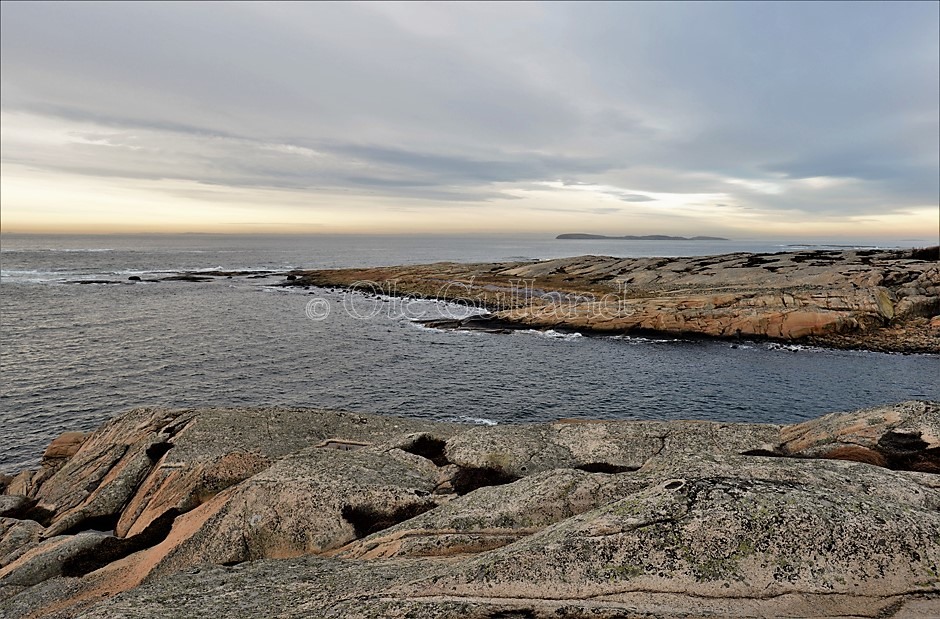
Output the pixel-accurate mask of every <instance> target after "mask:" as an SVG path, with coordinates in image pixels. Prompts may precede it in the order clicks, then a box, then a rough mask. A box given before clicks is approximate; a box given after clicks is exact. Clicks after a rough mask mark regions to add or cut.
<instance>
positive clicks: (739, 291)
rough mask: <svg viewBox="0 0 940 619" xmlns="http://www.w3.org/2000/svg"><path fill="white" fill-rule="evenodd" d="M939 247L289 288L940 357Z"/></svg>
mask: <svg viewBox="0 0 940 619" xmlns="http://www.w3.org/2000/svg"><path fill="white" fill-rule="evenodd" d="M938 259H940V248H938V247H929V248H924V249H914V250H881V249H856V250H845V251H829V250H803V251H793V252H779V253H773V254H755V253H734V254H724V255H719V256H695V257H681V258H668V257H664V258H616V257H611V256H578V257H574V258H558V259H553V260H542V261H525V262H494V263H483V264H458V263H449V262H439V263H435V264H423V265H405V266H396V267H375V268H360V269H333V270H316V271H300V270H298V271H294V272H292V273H291V277H293V279H289V280H285V281H283V282H281V283H280V285H283V286H321V287H336V286H339V287H348V288H353V289H355V290H358V291H361V292H367V293H369V292H371V293H376V292H382V293H384V294H389V295H394V296H413V297H423V298H431V299H438V300H446V301H453V302H458V303H464V304H469V305H472V306H475V307H477V308H481V309H485V310H488V311H489V312H491V313H490V314H489V315H488V316H487V317H486V319H485V320H481V319H479V318H478V317H474V318H471V319H469V320H439V321H436V322H433V323H432V324H431V325H430V326H435V327H439V328H450V329H484V330H490V331H500V330H507V329H554V330H561V331H577V332H582V333H588V334H607V335H621V334H626V335H630V334H639V335H644V334H657V335H660V336H662V335H666V336H671V337H688V336H694V337H708V338H719V339H738V338H748V339H767V340H776V341H782V342H799V343H807V344H813V345H822V346H827V347H834V348H858V349H863V350H875V351H884V352H906V353H933V354H938V353H940V262H938Z"/></svg>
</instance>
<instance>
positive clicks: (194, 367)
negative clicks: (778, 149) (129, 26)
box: [0, 235, 940, 471]
mask: <svg viewBox="0 0 940 619" xmlns="http://www.w3.org/2000/svg"><path fill="white" fill-rule="evenodd" d="M777 245H778V244H773V243H760V242H755V243H744V242H736V243H732V242H728V243H675V244H672V243H670V244H663V243H654V244H649V243H648V242H647V243H644V242H625V241H616V242H610V243H607V242H597V241H556V240H553V239H544V238H536V237H515V238H512V237H473V238H445V237H414V238H401V237H324V238H311V237H290V238H284V237H222V236H205V235H181V236H153V237H144V236H127V237H22V236H17V237H12V236H6V235H4V236H3V237H2V252H0V266H2V270H3V273H2V277H0V337H2V342H0V343H2V346H0V428H2V434H0V439H2V443H0V470H2V471H14V470H17V469H19V468H22V467H24V466H28V465H32V464H34V463H35V462H36V460H37V459H38V457H39V455H40V454H41V453H42V449H43V448H44V446H45V445H46V443H48V441H49V440H51V439H52V438H54V437H55V436H56V435H58V434H59V433H61V432H63V431H65V430H71V429H82V430H88V429H93V428H95V427H97V426H98V425H100V424H101V423H102V422H103V421H104V420H106V419H108V418H109V417H111V416H113V415H114V414H116V413H119V412H121V411H123V410H126V409H128V408H130V407H134V406H142V405H165V406H204V405H267V404H281V405H292V406H310V407H318V406H322V407H331V408H344V409H351V410H356V411H362V412H378V413H387V414H396V415H406V416H419V417H426V418H432V419H448V420H466V421H476V422H479V423H482V422H508V421H546V420H552V419H557V418H560V417H584V418H616V419H650V418H655V419H712V420H722V421H764V422H776V423H790V422H794V421H800V420H803V419H807V418H810V417H813V416H817V415H819V414H822V413H825V412H830V411H833V410H849V409H854V408H860V407H865V406H873V405H877V404H883V403H888V402H893V401H897V400H902V399H908V398H931V399H940V387H938V386H937V384H936V380H935V379H936V376H937V375H938V374H940V357H938V356H926V355H908V356H905V355H886V354H880V353H863V352H848V351H833V350H822V349H811V348H800V347H779V346H774V345H768V344H759V343H745V344H744V345H739V346H738V347H736V348H733V347H732V346H731V345H730V344H728V343H721V342H702V341H674V340H650V339H642V338H592V337H577V336H570V335H568V336H562V335H561V334H554V333H547V334H545V333H535V332H518V333H514V334H512V335H495V334H485V333H454V332H442V331H435V330H431V329H426V328H422V327H420V326H418V325H416V324H415V323H414V322H412V321H411V320H410V318H413V317H416V316H417V315H419V314H421V313H423V312H426V316H427V317H431V316H433V315H436V313H439V312H441V311H452V312H459V311H461V310H460V309H459V308H449V307H448V306H437V305H435V304H432V303H429V302H423V303H419V304H413V305H410V306H408V307H407V309H408V310H409V311H408V312H403V311H402V310H403V309H406V308H403V307H402V306H401V302H400V301H398V300H384V301H381V302H380V303H379V304H378V305H375V306H374V307H373V306H372V305H368V304H369V303H372V301H365V300H364V299H362V298H359V297H356V298H352V297H349V296H345V297H344V294H343V293H341V292H333V293H331V292H329V291H326V290H309V291H302V290H290V291H287V290H284V289H277V288H274V287H272V286H271V285H270V284H272V283H274V282H276V281H278V280H279V278H270V279H242V278H235V279H219V280H216V281H212V282H208V283H191V282H161V283H157V284H146V283H144V284H131V283H126V284H118V285H95V284H92V285H77V284H71V283H67V282H69V281H71V280H75V279H112V280H117V281H125V280H126V279H127V277H128V276H130V275H135V274H136V275H141V276H143V277H144V278H147V277H150V276H151V274H154V273H161V272H174V271H179V270H187V269H212V268H216V267H222V268H224V269H226V270H229V269H287V268H291V267H311V268H314V267H324V266H327V267H330V266H337V267H339V266H354V265H379V264H402V263H419V262H432V261H435V260H463V261H489V260H507V259H523V258H549V257H558V256H566V255H576V254H584V253H593V254H611V255H623V256H629V255H655V254H659V255H662V254H673V255H679V254H686V255H693V254H699V255H704V254H713V253H724V252H728V251H778V250H780V249H782V248H781V247H778V246H777ZM314 298H320V299H323V302H321V305H319V306H318V307H319V308H320V309H322V308H324V307H329V310H330V311H329V316H328V317H327V318H326V319H325V320H311V319H309V318H308V317H307V315H306V313H305V310H306V308H307V306H308V304H309V303H310V301H311V300H313V299H314ZM344 301H345V302H346V304H347V306H348V305H349V304H350V303H351V302H352V303H357V304H359V305H357V307H358V308H360V309H363V308H364V309H365V310H373V309H374V310H377V314H376V315H375V316H373V317H372V318H370V319H369V320H360V319H357V318H355V317H354V316H352V315H350V314H349V312H347V311H346V310H345V309H344ZM363 303H366V304H367V305H363ZM365 313H366V312H365V311H360V312H359V314H360V315H362V314H365ZM368 313H372V312H371V311H369V312H368ZM405 314H407V315H405Z"/></svg>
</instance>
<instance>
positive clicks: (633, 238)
mask: <svg viewBox="0 0 940 619" xmlns="http://www.w3.org/2000/svg"><path fill="white" fill-rule="evenodd" d="M555 238H556V239H581V240H583V239H600V240H607V241H611V240H612V241H730V240H731V239H725V238H722V237H720V236H693V237H691V238H689V237H685V236H668V235H665V234H647V235H645V236H633V235H630V234H626V235H624V236H606V235H604V234H581V233H578V232H576V233H569V234H559V235H558V236H556V237H555Z"/></svg>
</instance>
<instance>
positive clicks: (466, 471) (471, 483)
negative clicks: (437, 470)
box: [451, 466, 519, 495]
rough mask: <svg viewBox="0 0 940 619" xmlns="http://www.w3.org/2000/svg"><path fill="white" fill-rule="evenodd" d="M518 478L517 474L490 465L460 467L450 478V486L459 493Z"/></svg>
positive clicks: (506, 482)
mask: <svg viewBox="0 0 940 619" xmlns="http://www.w3.org/2000/svg"><path fill="white" fill-rule="evenodd" d="M518 479H519V477H518V476H516V475H512V474H510V473H507V472H506V471H504V470H502V469H499V468H496V467H491V466H485V467H469V466H468V467H461V468H460V470H459V471H457V474H456V475H454V477H453V479H452V480H451V486H452V487H453V488H454V492H456V493H457V494H459V495H463V494H467V493H468V492H473V491H474V490H476V489H477V488H483V487H485V486H501V485H503V484H511V483H512V482H514V481H517V480H518Z"/></svg>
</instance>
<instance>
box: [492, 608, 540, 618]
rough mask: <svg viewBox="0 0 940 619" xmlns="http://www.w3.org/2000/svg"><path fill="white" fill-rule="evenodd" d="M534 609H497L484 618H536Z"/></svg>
mask: <svg viewBox="0 0 940 619" xmlns="http://www.w3.org/2000/svg"><path fill="white" fill-rule="evenodd" d="M537 617H538V615H536V614H535V611H533V610H529V609H527V608H524V609H519V610H497V611H496V612H493V613H490V614H488V615H487V616H486V619H537Z"/></svg>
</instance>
